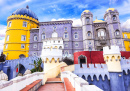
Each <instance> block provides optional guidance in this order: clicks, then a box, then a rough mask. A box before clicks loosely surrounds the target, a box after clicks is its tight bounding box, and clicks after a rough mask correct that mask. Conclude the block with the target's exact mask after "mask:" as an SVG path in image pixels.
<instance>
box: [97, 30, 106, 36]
mask: <svg viewBox="0 0 130 91" xmlns="http://www.w3.org/2000/svg"><path fill="white" fill-rule="evenodd" d="M104 36H105V30H104V29H99V30H98V37H104Z"/></svg>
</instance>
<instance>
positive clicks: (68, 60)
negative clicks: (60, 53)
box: [62, 57, 74, 65]
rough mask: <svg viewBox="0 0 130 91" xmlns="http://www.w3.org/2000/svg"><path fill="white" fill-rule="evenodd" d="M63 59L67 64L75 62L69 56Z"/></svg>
mask: <svg viewBox="0 0 130 91" xmlns="http://www.w3.org/2000/svg"><path fill="white" fill-rule="evenodd" d="M62 61H63V62H65V63H66V64H67V65H72V64H74V61H73V60H71V59H69V58H67V57H65V58H64V59H63V60H62Z"/></svg>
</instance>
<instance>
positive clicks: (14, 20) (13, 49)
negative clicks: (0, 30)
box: [3, 15, 39, 60]
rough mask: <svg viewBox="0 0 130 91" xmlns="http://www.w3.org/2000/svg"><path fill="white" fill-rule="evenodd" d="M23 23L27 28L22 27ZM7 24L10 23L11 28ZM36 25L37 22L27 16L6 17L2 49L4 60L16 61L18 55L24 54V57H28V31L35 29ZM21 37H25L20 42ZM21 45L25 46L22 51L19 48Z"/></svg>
mask: <svg viewBox="0 0 130 91" xmlns="http://www.w3.org/2000/svg"><path fill="white" fill-rule="evenodd" d="M18 18H19V19H18ZM23 21H25V22H27V27H23ZM9 22H11V27H8V25H9ZM38 23H39V22H38V21H37V20H35V19H32V18H31V17H28V16H23V15H21V16H20V15H12V16H9V17H8V19H7V30H6V36H5V43H4V49H3V53H4V54H5V55H6V60H11V59H18V58H19V55H20V54H24V55H25V57H28V52H29V42H30V29H31V28H37V27H38ZM7 35H9V41H6V38H7ZM22 35H26V40H25V41H21V36H22ZM6 44H8V47H7V49H5V46H6ZM21 44H25V48H24V49H22V48H21ZM7 54H8V55H7Z"/></svg>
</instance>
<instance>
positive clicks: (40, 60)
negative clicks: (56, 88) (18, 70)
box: [29, 58, 42, 73]
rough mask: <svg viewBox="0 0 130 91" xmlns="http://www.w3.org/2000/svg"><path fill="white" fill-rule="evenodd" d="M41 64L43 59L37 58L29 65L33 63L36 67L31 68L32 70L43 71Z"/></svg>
mask: <svg viewBox="0 0 130 91" xmlns="http://www.w3.org/2000/svg"><path fill="white" fill-rule="evenodd" d="M41 64H42V59H41V58H38V59H37V60H34V61H33V64H29V65H33V66H34V68H33V69H32V70H31V72H32V73H33V72H37V71H38V72H42V68H41Z"/></svg>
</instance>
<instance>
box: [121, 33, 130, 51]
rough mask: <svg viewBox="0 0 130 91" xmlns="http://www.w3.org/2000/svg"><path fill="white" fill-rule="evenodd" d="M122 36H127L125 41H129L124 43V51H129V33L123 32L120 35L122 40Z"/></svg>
mask: <svg viewBox="0 0 130 91" xmlns="http://www.w3.org/2000/svg"><path fill="white" fill-rule="evenodd" d="M124 34H126V35H127V39H129V40H128V41H126V40H125V41H124V45H125V49H126V51H130V32H123V33H122V35H123V38H125V37H124Z"/></svg>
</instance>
